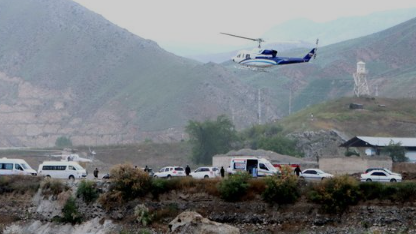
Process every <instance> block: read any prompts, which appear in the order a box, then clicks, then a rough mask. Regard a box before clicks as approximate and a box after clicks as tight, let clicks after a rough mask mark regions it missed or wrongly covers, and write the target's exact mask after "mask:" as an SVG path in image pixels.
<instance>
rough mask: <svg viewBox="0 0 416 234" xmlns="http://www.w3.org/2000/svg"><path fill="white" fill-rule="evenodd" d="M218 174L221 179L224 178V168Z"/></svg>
mask: <svg viewBox="0 0 416 234" xmlns="http://www.w3.org/2000/svg"><path fill="white" fill-rule="evenodd" d="M220 173H221V178H224V175H225V170H224V167H221V170H220Z"/></svg>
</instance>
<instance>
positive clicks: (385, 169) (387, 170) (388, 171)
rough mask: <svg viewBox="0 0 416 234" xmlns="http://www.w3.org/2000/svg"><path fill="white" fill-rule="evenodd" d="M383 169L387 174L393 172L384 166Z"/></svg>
mask: <svg viewBox="0 0 416 234" xmlns="http://www.w3.org/2000/svg"><path fill="white" fill-rule="evenodd" d="M384 171H386V172H387V173H389V174H393V173H394V172H392V171H390V170H389V169H387V168H384Z"/></svg>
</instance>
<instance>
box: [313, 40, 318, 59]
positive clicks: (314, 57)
mask: <svg viewBox="0 0 416 234" xmlns="http://www.w3.org/2000/svg"><path fill="white" fill-rule="evenodd" d="M318 43H319V38H318V39H316V47H315V54H314V55H313V59H316V55H317V53H318Z"/></svg>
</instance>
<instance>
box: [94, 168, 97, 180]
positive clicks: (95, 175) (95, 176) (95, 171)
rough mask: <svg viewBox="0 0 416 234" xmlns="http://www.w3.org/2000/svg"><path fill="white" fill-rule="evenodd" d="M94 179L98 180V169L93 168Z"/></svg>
mask: <svg viewBox="0 0 416 234" xmlns="http://www.w3.org/2000/svg"><path fill="white" fill-rule="evenodd" d="M94 178H95V179H98V168H95V170H94Z"/></svg>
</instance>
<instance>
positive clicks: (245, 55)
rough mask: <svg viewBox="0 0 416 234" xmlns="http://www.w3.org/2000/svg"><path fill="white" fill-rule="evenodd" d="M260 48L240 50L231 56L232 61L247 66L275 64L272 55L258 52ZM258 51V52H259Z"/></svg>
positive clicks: (261, 66) (262, 66)
mask: <svg viewBox="0 0 416 234" xmlns="http://www.w3.org/2000/svg"><path fill="white" fill-rule="evenodd" d="M261 51H262V50H258V49H253V50H252V51H248V50H242V51H239V52H238V54H237V55H236V56H234V57H233V58H232V60H233V62H236V63H238V64H241V65H244V66H248V67H260V68H264V67H271V66H273V65H277V62H276V61H274V60H273V59H272V55H264V54H260V53H261ZM259 52H260V53H259Z"/></svg>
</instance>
